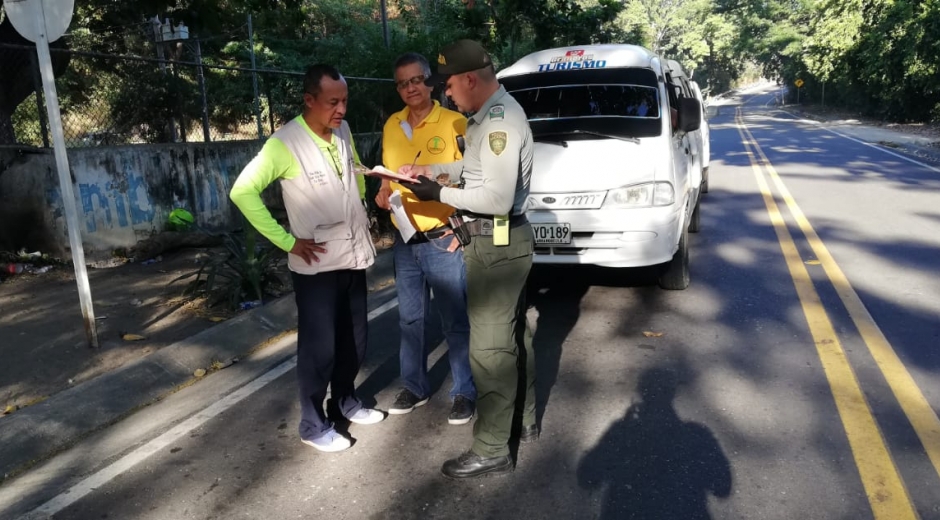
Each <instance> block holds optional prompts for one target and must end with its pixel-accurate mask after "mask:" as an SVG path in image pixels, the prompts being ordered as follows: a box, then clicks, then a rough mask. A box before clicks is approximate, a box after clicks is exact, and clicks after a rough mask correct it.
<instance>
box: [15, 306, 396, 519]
mask: <svg viewBox="0 0 940 520" xmlns="http://www.w3.org/2000/svg"><path fill="white" fill-rule="evenodd" d="M397 306H398V298H393V299H392V300H390V301H388V302H386V303H384V304H382V305H380V306H379V307H377V308H376V309H373V310H372V312H370V313H369V314H368V320H369V321H372V320H374V319H375V318H377V317H379V316H381V315H382V314H384V313H386V312H388V311H389V310H391V309H394V308H395V307H397ZM296 365H297V356H292V357H291V358H290V359H288V360H287V361H285V362H283V363H281V364H280V365H278V366H276V367H274V368H272V369H271V370H269V371H267V372H265V373H264V374H262V375H261V376H260V377H258V378H257V379H255V380H253V381H251V382H250V383H248V384H247V385H245V386H243V387H241V388H239V389H238V390H236V391H234V392H232V393H231V394H229V395H227V396H225V397H224V398H222V399H221V400H219V401H217V402H215V403H213V404H211V405H209V406H208V407H207V408H206V409H204V410H202V411H201V412H198V413H196V414H195V415H193V416H192V417H190V418H189V419H187V420H185V421H183V422H181V423H180V424H178V425H176V426H175V427H173V428H172V429H170V430H169V431H167V432H166V433H164V434H162V435H160V436H159V437H157V438H156V439H153V440H152V441H150V442H148V443H147V444H145V445H143V446H141V447H140V448H137V449H136V450H134V451H132V452H130V453H128V454H127V455H125V456H123V457H121V458H120V459H118V460H117V461H115V462H114V463H112V464H110V465H109V466H106V467H105V468H102V469H100V470H98V471H97V472H96V473H94V474H93V475H91V476H90V477H88V478H86V479H84V480H82V481H81V482H79V483H78V484H75V485H74V486H72V487H70V488H69V489H67V490H66V491H65V492H64V493H61V494H59V495H58V496H56V497H54V498H52V499H51V500H49V501H48V502H46V503H45V504H43V505H41V506H39V507H37V508H36V509H34V510H32V511H30V512H29V513H27V514H25V515H23V516H21V517H20V520H39V519H47V518H50V517H52V515H55V514H56V513H58V512H60V511H62V510H63V509H65V508H66V507H68V506H70V505H72V504H74V503H75V502H77V501H79V500H81V499H82V498H83V497H85V496H87V495H88V494H89V493H91V492H93V491H95V490H96V489H98V488H100V487H102V486H104V485H105V484H107V483H108V482H110V481H111V480H113V479H114V478H115V477H117V476H118V475H120V474H121V473H124V472H125V471H127V470H129V469H131V468H133V467H134V466H136V465H137V464H140V463H141V462H142V461H144V460H145V459H147V458H148V457H150V456H151V455H153V454H154V453H157V452H159V451H160V450H162V449H164V448H166V447H167V446H169V445H171V444H173V443H174V442H176V441H177V440H179V439H181V438H182V437H185V436H186V435H188V434H189V432H191V431H193V430H195V429H196V428H198V427H200V426H202V425H203V424H205V423H206V422H208V421H209V420H211V419H213V418H214V417H216V416H218V415H219V414H221V413H222V412H224V411H226V410H228V409H229V408H231V407H233V406H235V405H236V404H238V403H239V402H241V401H242V400H244V399H245V398H247V397H249V396H250V395H252V394H254V393H255V392H257V391H258V390H261V389H262V388H264V387H265V386H267V384H268V383H270V382H272V381H274V380H275V379H277V378H279V377H281V376H282V375H284V374H285V373H287V372H288V371H290V370H291V369H293V368H294V367H295V366H296Z"/></svg>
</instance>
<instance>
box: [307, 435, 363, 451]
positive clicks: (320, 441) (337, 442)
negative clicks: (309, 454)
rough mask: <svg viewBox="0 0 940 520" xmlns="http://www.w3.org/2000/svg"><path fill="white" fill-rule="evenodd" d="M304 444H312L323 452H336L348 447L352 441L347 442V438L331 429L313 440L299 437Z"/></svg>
mask: <svg viewBox="0 0 940 520" xmlns="http://www.w3.org/2000/svg"><path fill="white" fill-rule="evenodd" d="M301 440H302V441H303V443H304V444H306V445H307V446H313V447H314V448H316V449H318V450H320V451H325V452H329V453H332V452H337V451H343V450H345V449H348V448H349V447H350V446H352V443H351V442H349V439H347V438H346V437H343V436H342V435H340V434H339V433H337V432H336V430H331V431H329V432H327V434H326V435H323V436H320V437H317V438H316V439H313V440H307V439H301Z"/></svg>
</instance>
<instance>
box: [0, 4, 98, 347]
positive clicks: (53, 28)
mask: <svg viewBox="0 0 940 520" xmlns="http://www.w3.org/2000/svg"><path fill="white" fill-rule="evenodd" d="M3 7H4V8H5V10H6V13H7V16H8V17H9V18H10V23H11V24H13V27H14V28H15V29H16V30H17V31H18V32H19V33H20V34H21V35H23V38H26V39H27V40H29V41H31V42H35V43H36V54H38V55H39V72H40V75H41V76H42V88H43V92H44V93H45V95H46V110H47V111H48V113H49V129H50V130H51V131H52V144H53V150H54V152H55V163H56V170H58V173H59V190H60V191H61V193H62V205H63V206H64V207H65V208H64V209H65V221H66V223H67V225H68V231H69V246H70V247H71V248H72V264H73V265H74V266H75V282H76V283H77V284H78V298H79V301H80V302H81V306H82V317H83V318H84V320H85V335H86V337H87V338H88V344H89V346H91V347H93V348H98V331H97V326H96V325H95V311H94V308H93V307H92V300H91V287H90V286H89V285H88V271H87V270H86V269H85V250H84V249H82V232H81V230H80V228H79V227H78V209H77V208H76V205H75V191H74V190H73V189H72V176H71V174H70V173H69V157H68V154H66V151H65V134H64V133H63V132H62V113H61V112H60V111H59V96H58V94H57V93H56V90H55V75H54V74H53V72H52V57H51V56H50V54H49V42H54V41H56V40H58V39H59V38H61V37H62V35H63V34H65V31H66V29H68V28H69V24H70V23H72V12H73V11H74V10H75V0H3Z"/></svg>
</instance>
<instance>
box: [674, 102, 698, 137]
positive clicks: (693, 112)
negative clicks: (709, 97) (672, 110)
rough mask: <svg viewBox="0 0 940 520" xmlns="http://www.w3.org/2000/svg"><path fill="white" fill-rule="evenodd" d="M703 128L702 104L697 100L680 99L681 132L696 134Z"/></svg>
mask: <svg viewBox="0 0 940 520" xmlns="http://www.w3.org/2000/svg"><path fill="white" fill-rule="evenodd" d="M701 126H702V104H701V103H699V101H698V100H697V99H695V98H687V97H683V98H679V130H682V131H683V132H694V131H696V130H698V129H699V127H701Z"/></svg>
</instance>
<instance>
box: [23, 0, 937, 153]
mask: <svg viewBox="0 0 940 520" xmlns="http://www.w3.org/2000/svg"><path fill="white" fill-rule="evenodd" d="M387 4H388V43H387V45H386V38H385V33H384V31H383V26H382V23H381V21H382V13H381V12H380V2H378V1H375V0H318V1H312V0H172V1H170V0H128V1H125V2H114V1H112V0H89V1H87V2H78V3H77V4H76V14H75V17H74V19H73V23H72V27H71V28H70V31H69V33H70V36H69V37H68V43H69V45H70V47H71V48H73V49H78V50H89V51H95V52H103V53H110V54H131V55H138V56H144V57H150V58H154V57H156V56H157V55H158V52H157V49H156V47H155V46H154V43H153V42H152V41H151V34H150V32H148V31H151V32H152V28H151V27H150V25H149V23H148V22H144V21H142V15H146V16H147V17H153V16H154V15H158V16H159V17H160V18H161V19H165V18H170V19H171V20H172V21H174V23H175V22H180V21H183V22H185V23H186V24H187V25H188V26H189V27H190V31H191V36H192V37H201V38H202V55H203V60H204V63H206V65H208V66H215V65H218V66H226V67H247V66H248V65H249V63H250V60H249V56H250V51H251V50H252V49H249V43H248V33H247V27H246V22H247V15H248V14H249V13H252V15H253V26H254V31H255V40H254V49H253V50H254V53H255V55H256V60H257V66H258V67H259V68H262V69H268V70H277V71H283V72H281V73H262V74H260V75H259V77H258V80H259V90H260V105H261V110H262V113H263V119H264V130H265V131H266V132H267V133H270V132H271V131H273V129H274V128H276V127H278V126H280V125H281V124H283V123H284V122H285V121H286V120H288V119H290V118H292V117H294V116H295V115H296V114H297V113H299V112H300V110H301V104H300V95H299V94H300V84H301V74H302V73H303V71H304V70H305V68H306V67H307V66H308V65H310V64H312V63H315V62H326V63H332V64H334V65H336V66H337V67H338V68H339V69H340V70H341V71H342V72H343V74H344V75H345V76H346V77H347V82H348V84H349V87H350V106H349V112H348V114H347V119H348V120H349V122H350V126H351V127H352V128H353V130H354V131H355V132H356V133H366V132H377V131H380V130H381V127H382V124H383V123H384V121H385V120H386V119H387V117H388V116H389V115H390V114H391V113H392V112H393V111H395V110H398V109H400V108H401V100H400V99H399V98H398V95H397V93H396V92H395V89H394V88H393V86H392V84H391V82H389V81H369V80H365V79H357V78H382V79H389V78H391V75H392V70H391V64H392V62H393V61H394V59H395V57H397V56H398V55H399V54H401V53H403V52H406V51H414V52H420V53H422V54H424V55H425V56H427V57H429V58H430V60H431V62H432V63H433V62H434V58H435V57H436V55H437V53H438V51H439V50H440V49H441V48H442V47H443V46H444V45H446V44H447V43H449V42H452V41H454V40H457V39H460V38H471V39H476V40H479V41H481V42H482V43H483V44H484V45H485V46H486V47H487V48H488V49H489V50H490V51H491V53H492V55H493V58H494V61H495V63H496V65H497V67H498V68H502V67H505V66H508V65H510V64H511V63H513V62H514V61H515V60H517V59H518V58H520V57H522V56H523V55H525V54H527V53H530V52H533V51H536V50H540V49H545V48H549V47H555V46H564V45H579V44H590V43H607V42H613V43H635V44H640V45H644V46H647V47H649V48H652V49H653V50H655V51H656V52H659V53H661V54H662V55H663V56H665V57H668V58H672V59H676V60H678V61H679V62H681V63H682V64H683V66H685V67H686V68H687V69H688V70H689V71H690V72H692V73H693V74H694V78H695V79H696V80H697V81H698V82H699V84H701V85H702V87H703V88H710V89H711V91H712V92H721V91H725V90H727V89H729V88H731V87H733V86H735V85H736V83H737V82H738V81H741V80H742V79H743V78H744V77H745V76H748V77H750V76H752V75H753V69H754V67H755V64H756V66H757V67H758V68H759V69H760V71H761V72H762V74H763V76H764V77H768V78H772V79H773V78H780V79H782V80H783V81H784V82H786V83H787V84H792V82H793V81H794V80H795V79H796V78H797V77H799V78H800V79H802V80H803V81H804V82H805V86H804V87H803V89H802V92H801V99H802V100H804V101H805V100H818V99H820V97H821V94H822V92H821V90H822V88H823V84H825V85H826V86H827V89H826V101H827V103H833V102H835V103H841V104H843V105H847V106H851V107H855V108H858V109H860V110H864V111H866V112H869V113H871V114H876V115H880V116H882V117H885V118H891V119H900V120H920V121H924V120H931V119H932V120H934V121H937V120H940V86H938V85H940V82H938V81H937V78H938V76H940V0H630V1H626V0H475V1H470V0H388V1H387ZM164 50H165V52H166V53H167V54H168V55H172V56H174V59H182V60H195V55H194V46H193V44H192V43H187V44H184V45H181V46H175V47H168V48H166V49H164ZM147 69H149V70H147ZM174 72H175V74H173V73H174ZM196 72H197V71H196V70H194V69H192V68H187V67H184V66H177V67H175V68H171V69H170V72H169V73H167V74H166V75H165V74H164V73H162V72H159V68H158V67H157V66H156V65H154V64H140V63H136V62H123V61H115V60H110V61H109V60H104V59H99V58H88V57H76V58H74V59H73V60H72V63H71V65H70V66H69V71H68V73H67V74H66V75H65V76H63V77H62V78H60V80H59V96H60V98H61V102H62V107H63V112H64V114H65V115H66V119H67V120H68V119H69V114H71V113H87V112H89V111H91V110H97V111H98V115H97V116H96V119H95V120H93V121H84V122H79V123H77V124H79V130H80V132H81V133H87V134H97V133H99V132H101V131H102V130H110V131H112V132H117V133H119V134H121V138H122V139H124V140H145V141H155V142H160V141H165V140H168V137H169V136H168V135H167V134H168V132H169V127H170V124H171V123H172V122H173V121H177V122H179V121H180V120H183V121H184V122H186V123H187V125H189V126H194V125H195V126H198V123H199V121H200V119H201V115H202V114H201V99H200V97H201V96H200V94H199V88H198V85H199V84H198V78H197V73H196ZM204 75H205V85H206V91H207V97H208V106H209V114H208V117H209V119H210V122H211V125H212V127H213V128H214V129H217V130H220V131H223V132H226V133H231V134H232V135H236V136H242V137H247V136H250V135H253V134H252V133H251V131H246V128H248V129H253V128H254V118H255V97H254V92H253V89H252V83H251V77H250V74H248V73H246V72H240V71H232V70H223V69H218V68H211V67H210V68H206V69H205V74H204ZM791 90H792V89H791ZM27 105H28V103H26V102H24V103H23V104H22V105H21V106H20V108H19V109H18V111H17V112H16V113H15V115H14V118H15V128H16V129H17V132H18V133H19V134H21V135H22V136H23V138H25V139H28V140H30V141H38V140H41V139H37V138H38V137H40V136H38V126H37V124H36V123H35V122H34V121H33V120H32V119H31V118H32V117H33V113H34V112H36V111H35V110H34V108H32V107H30V106H27ZM99 105H101V108H96V107H98V106H99ZM112 127H113V128H112Z"/></svg>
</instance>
